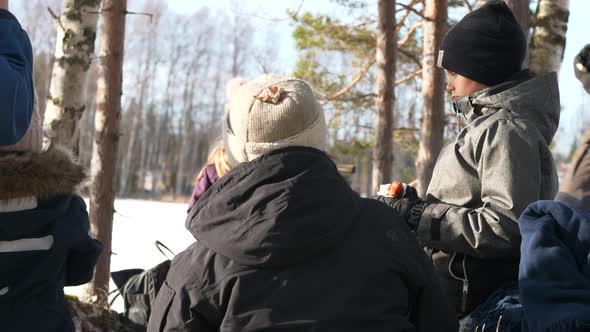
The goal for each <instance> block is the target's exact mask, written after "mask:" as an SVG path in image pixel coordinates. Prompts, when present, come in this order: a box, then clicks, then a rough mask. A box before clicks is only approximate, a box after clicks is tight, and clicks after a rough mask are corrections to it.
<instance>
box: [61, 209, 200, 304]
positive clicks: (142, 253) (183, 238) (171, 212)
mask: <svg viewBox="0 0 590 332" xmlns="http://www.w3.org/2000/svg"><path fill="white" fill-rule="evenodd" d="M86 203H87V204H88V201H87V202H86ZM186 210H187V204H186V203H164V202H157V201H143V200H133V199H117V200H115V211H116V212H115V215H114V219H113V244H112V250H113V255H112V256H111V271H118V270H124V269H131V268H140V269H144V270H146V269H149V268H151V267H154V266H155V265H157V264H158V263H160V262H162V261H164V260H165V259H166V257H165V256H164V255H162V253H160V251H158V249H156V246H155V245H154V242H155V241H156V240H158V241H160V242H162V243H163V244H164V245H166V246H167V247H168V248H170V250H172V251H173V252H174V253H176V254H178V253H180V252H181V251H183V250H184V249H186V248H187V247H188V246H189V245H190V244H192V243H193V242H195V239H194V237H193V236H192V234H191V233H190V232H189V231H188V230H186V228H185V227H184V222H185V220H186V216H187V212H186ZM169 256H170V255H169ZM114 289H116V287H115V284H114V283H113V282H112V280H111V284H110V290H114ZM83 290H84V286H78V287H66V288H65V292H66V293H67V294H72V295H77V296H81V295H82V293H83ZM113 309H114V310H117V311H119V312H122V311H123V300H122V298H121V297H119V298H117V300H115V303H114V304H113Z"/></svg>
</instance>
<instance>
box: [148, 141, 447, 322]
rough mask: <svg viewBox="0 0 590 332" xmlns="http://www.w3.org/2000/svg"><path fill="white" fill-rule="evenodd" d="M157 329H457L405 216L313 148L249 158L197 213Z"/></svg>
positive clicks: (161, 300) (158, 311)
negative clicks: (364, 192) (365, 195)
mask: <svg viewBox="0 0 590 332" xmlns="http://www.w3.org/2000/svg"><path fill="white" fill-rule="evenodd" d="M186 226H187V228H188V229H189V230H190V231H191V233H192V234H193V235H194V236H195V238H196V239H197V242H196V243H194V244H193V245H191V246H190V247H189V248H188V249H187V250H186V251H184V252H183V253H181V254H179V255H178V256H177V257H175V258H174V260H173V262H172V266H171V268H170V272H169V274H168V277H167V280H166V282H165V283H164V285H163V286H162V289H161V290H160V292H159V294H158V298H157V300H156V304H155V307H154V309H153V311H152V316H151V318H150V323H149V326H148V331H152V332H155V331H199V332H201V331H456V330H457V328H458V325H457V321H456V319H455V315H454V312H453V310H452V308H451V306H450V304H449V302H448V301H447V299H446V297H445V295H444V293H443V291H442V289H441V287H440V284H439V283H438V281H437V278H436V276H435V273H434V269H433V267H432V265H431V264H430V263H429V262H428V260H427V258H426V256H425V255H424V253H423V251H422V250H421V249H420V247H419V245H418V243H417V242H416V240H415V239H414V237H413V235H412V234H411V232H410V230H409V229H408V227H407V226H406V224H405V222H404V221H403V220H401V218H400V217H399V216H398V215H396V214H395V212H394V211H393V210H391V209H390V208H389V207H387V206H386V205H384V204H382V203H380V202H377V201H374V200H368V199H362V198H360V197H359V196H358V195H357V194H356V193H355V192H354V191H352V190H351V189H350V187H349V186H348V184H347V183H346V182H345V180H344V179H343V178H342V176H341V175H340V174H339V173H338V171H337V169H336V166H335V165H334V163H333V162H332V161H331V160H330V159H329V158H328V157H327V156H326V155H325V154H324V153H323V152H320V151H318V150H315V149H311V148H301V147H290V148H285V149H279V150H274V151H272V152H270V153H268V154H265V155H263V156H261V157H259V158H257V159H255V160H254V161H252V162H249V163H244V164H240V165H239V166H238V167H236V168H235V169H233V170H232V171H231V172H229V173H228V174H226V175H225V176H224V177H223V178H221V179H220V180H219V181H218V182H217V183H215V184H214V185H213V186H212V187H211V188H210V189H209V190H208V191H207V192H206V193H205V195H204V196H203V197H201V199H200V200H199V201H198V202H197V203H196V204H195V206H194V207H193V208H192V210H191V211H190V213H189V217H188V219H187V223H186Z"/></svg>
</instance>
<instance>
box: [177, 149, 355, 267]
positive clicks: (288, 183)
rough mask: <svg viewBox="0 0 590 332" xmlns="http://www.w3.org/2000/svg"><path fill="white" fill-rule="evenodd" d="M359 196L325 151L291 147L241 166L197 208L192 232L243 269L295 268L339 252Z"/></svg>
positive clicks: (192, 214)
mask: <svg viewBox="0 0 590 332" xmlns="http://www.w3.org/2000/svg"><path fill="white" fill-rule="evenodd" d="M359 212H360V197H359V196H358V195H357V194H356V193H355V192H354V191H353V190H352V189H351V188H350V186H349V185H348V184H347V183H346V181H345V180H344V178H343V177H342V176H341V175H340V174H339V173H338V171H337V169H336V166H335V164H334V163H333V162H332V161H331V160H330V159H329V158H328V157H327V156H326V155H325V154H324V153H323V152H321V151H319V150H316V149H313V148H305V147H289V148H284V149H279V150H274V151H271V152H269V153H267V154H265V155H262V156H261V157H259V158H257V159H255V160H253V161H251V162H248V163H243V164H240V165H239V166H238V167H236V168H235V169H233V170H232V171H231V172H229V173H228V174H226V175H225V176H224V177H222V178H221V179H220V180H219V181H218V182H216V183H215V184H214V185H213V186H212V187H211V188H210V189H209V190H208V191H207V192H206V193H205V195H204V196H203V197H201V199H200V200H199V201H198V202H197V203H196V204H195V205H194V206H193V208H192V209H191V211H190V213H189V216H188V219H187V222H186V227H187V229H188V230H189V231H190V232H191V233H192V234H193V235H194V237H195V238H196V239H197V240H198V241H199V243H201V244H203V245H204V246H206V247H207V248H209V249H211V250H213V251H215V252H216V253H219V254H221V255H223V256H225V257H228V258H230V259H232V260H234V261H236V262H238V263H240V264H243V265H248V266H260V267H278V266H287V265H292V264H295V263H297V262H300V261H302V260H304V259H305V258H308V257H310V256H313V255H316V254H319V253H321V252H322V251H325V250H328V249H330V248H332V247H334V246H335V245H336V244H337V243H338V242H339V241H340V240H341V239H342V237H343V235H344V234H345V233H346V232H347V231H348V230H349V229H350V227H351V226H352V224H353V221H354V220H355V219H356V218H357V217H358V214H359Z"/></svg>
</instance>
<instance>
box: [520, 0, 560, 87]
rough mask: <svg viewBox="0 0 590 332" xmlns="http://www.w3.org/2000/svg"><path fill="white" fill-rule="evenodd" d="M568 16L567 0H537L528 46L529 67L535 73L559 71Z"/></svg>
mask: <svg viewBox="0 0 590 332" xmlns="http://www.w3.org/2000/svg"><path fill="white" fill-rule="evenodd" d="M568 18H569V0H539V5H538V7H537V13H536V20H535V21H536V22H535V28H534V30H533V35H532V37H531V41H530V46H529V68H530V69H531V71H532V72H533V73H535V74H536V75H540V74H543V73H548V72H559V68H560V67H561V61H562V60H563V52H564V49H565V34H566V32H567V22H568Z"/></svg>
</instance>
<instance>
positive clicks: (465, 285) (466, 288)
mask: <svg viewBox="0 0 590 332" xmlns="http://www.w3.org/2000/svg"><path fill="white" fill-rule="evenodd" d="M468 293H469V281H467V279H463V297H462V299H461V312H463V313H465V312H466V311H467V294H468Z"/></svg>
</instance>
